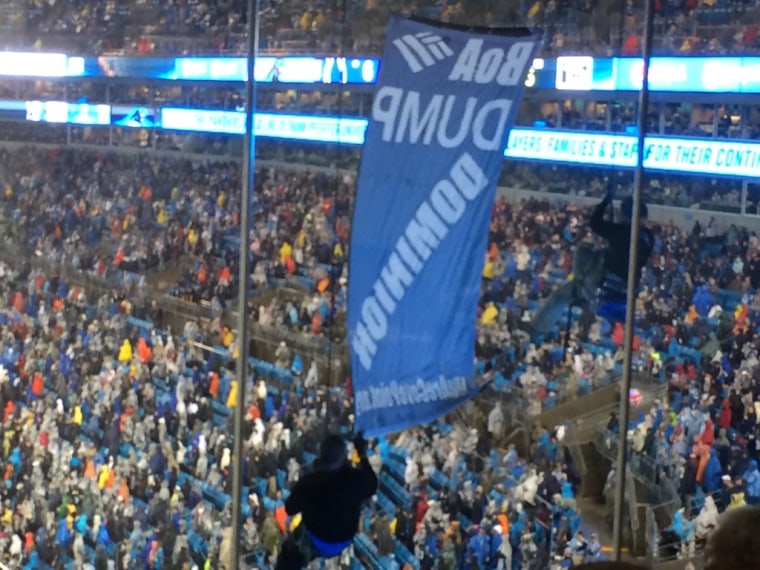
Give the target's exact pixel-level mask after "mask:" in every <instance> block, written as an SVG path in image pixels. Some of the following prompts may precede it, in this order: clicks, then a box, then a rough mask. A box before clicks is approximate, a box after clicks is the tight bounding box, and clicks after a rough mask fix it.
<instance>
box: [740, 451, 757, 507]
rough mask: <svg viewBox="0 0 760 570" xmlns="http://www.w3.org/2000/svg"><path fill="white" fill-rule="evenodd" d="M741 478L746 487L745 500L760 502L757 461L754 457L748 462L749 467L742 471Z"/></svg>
mask: <svg viewBox="0 0 760 570" xmlns="http://www.w3.org/2000/svg"><path fill="white" fill-rule="evenodd" d="M743 479H744V485H745V488H746V496H745V500H746V502H747V504H748V505H758V504H760V471H758V469H757V461H755V460H754V459H752V460H751V461H750V462H749V468H748V469H747V470H746V471H745V472H744V476H743Z"/></svg>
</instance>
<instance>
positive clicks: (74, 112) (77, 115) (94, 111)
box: [25, 101, 111, 126]
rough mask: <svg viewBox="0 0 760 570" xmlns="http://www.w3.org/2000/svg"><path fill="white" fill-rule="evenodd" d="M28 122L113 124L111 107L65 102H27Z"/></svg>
mask: <svg viewBox="0 0 760 570" xmlns="http://www.w3.org/2000/svg"><path fill="white" fill-rule="evenodd" d="M25 110H26V120H27V121H36V122H40V123H61V124H71V125H102V126H108V125H110V124H111V106H110V105H90V104H88V103H66V102H65V101H26V102H25Z"/></svg>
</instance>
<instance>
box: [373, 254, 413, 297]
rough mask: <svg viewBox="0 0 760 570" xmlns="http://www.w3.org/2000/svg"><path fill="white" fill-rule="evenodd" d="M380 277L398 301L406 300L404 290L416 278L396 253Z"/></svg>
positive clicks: (389, 259) (392, 255)
mask: <svg viewBox="0 0 760 570" xmlns="http://www.w3.org/2000/svg"><path fill="white" fill-rule="evenodd" d="M380 277H381V278H382V280H383V283H385V286H386V287H387V288H388V290H389V291H390V292H391V294H392V295H393V296H394V297H395V298H396V300H397V301H400V300H401V299H403V298H404V290H405V289H406V288H407V287H409V285H411V284H412V281H414V277H413V276H412V274H411V273H409V270H408V269H407V268H406V267H405V266H404V264H403V263H401V258H400V257H399V255H398V254H397V253H396V252H395V251H394V252H393V253H392V254H391V256H390V258H388V264H387V265H386V266H385V267H384V268H383V270H382V272H381V273H380Z"/></svg>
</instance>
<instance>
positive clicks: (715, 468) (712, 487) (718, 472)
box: [702, 448, 723, 494]
mask: <svg viewBox="0 0 760 570" xmlns="http://www.w3.org/2000/svg"><path fill="white" fill-rule="evenodd" d="M722 477H723V468H722V467H721V464H720V460H719V459H718V452H717V451H716V449H715V448H712V449H710V458H709V459H708V460H707V465H706V466H705V473H704V478H703V480H702V481H703V482H702V485H703V487H704V489H705V493H708V494H710V493H713V492H715V491H717V490H718V489H720V488H721V487H722V486H723V480H722Z"/></svg>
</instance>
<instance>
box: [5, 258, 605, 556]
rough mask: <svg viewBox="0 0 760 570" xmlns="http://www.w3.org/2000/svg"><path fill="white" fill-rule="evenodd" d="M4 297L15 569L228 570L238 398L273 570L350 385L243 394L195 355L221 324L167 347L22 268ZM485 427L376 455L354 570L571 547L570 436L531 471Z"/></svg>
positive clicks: (266, 386) (253, 502)
mask: <svg viewBox="0 0 760 570" xmlns="http://www.w3.org/2000/svg"><path fill="white" fill-rule="evenodd" d="M0 290H1V291H2V295H0V298H2V299H3V306H2V309H0V333H1V336H2V339H3V343H2V354H1V356H0V364H2V368H1V369H0V400H1V401H0V404H1V405H2V409H3V418H2V419H3V422H2V434H3V441H4V448H3V458H4V475H3V481H4V483H5V484H4V485H3V486H2V487H0V495H1V496H2V505H3V511H2V521H1V522H0V524H2V527H3V533H2V535H1V536H0V551H2V552H3V553H4V556H5V558H4V560H7V561H9V562H10V563H11V564H12V565H13V566H14V567H24V568H29V569H33V568H48V567H53V568H83V567H94V568H96V569H98V570H99V569H101V568H102V569H106V568H110V567H116V568H152V569H156V568H191V567H198V568H201V567H203V568H225V567H226V568H229V567H230V566H229V558H228V557H229V556H230V548H231V545H230V538H231V536H230V532H229V520H230V495H229V486H230V481H229V480H230V470H229V468H230V446H231V443H232V442H231V438H230V437H229V436H228V435H227V434H228V433H229V432H228V428H229V421H230V417H231V414H230V410H231V409H232V408H233V407H234V406H235V402H236V399H237V398H238V397H239V395H240V393H241V391H245V393H247V394H248V397H249V398H250V399H251V403H250V407H249V408H248V413H247V416H246V422H245V431H244V433H245V438H246V439H245V460H244V472H245V477H244V482H245V487H246V489H245V497H246V501H245V522H244V527H243V537H244V546H245V550H246V552H249V553H250V554H251V559H252V560H254V561H253V562H252V564H255V565H256V567H259V568H267V567H269V563H270V559H271V558H272V557H274V556H276V553H277V549H278V545H279V543H280V539H281V537H282V536H283V535H284V534H285V533H286V532H287V529H288V528H291V527H292V526H293V525H295V524H297V519H291V518H289V517H287V515H286V513H285V511H284V506H283V500H284V499H285V498H286V497H287V496H288V494H289V489H290V488H291V487H292V485H293V483H295V482H296V481H297V480H298V478H299V476H300V474H301V472H302V471H303V470H304V469H308V468H309V464H310V463H311V462H312V461H313V459H314V457H315V454H316V453H318V445H319V442H320V441H321V440H322V439H323V437H324V436H325V434H326V433H328V432H339V433H343V434H344V435H346V437H348V434H349V432H350V428H351V424H352V419H353V416H352V406H351V399H350V385H349V386H347V387H346V388H345V389H342V388H341V389H326V388H324V386H322V385H321V384H320V383H319V377H318V372H317V371H316V369H310V370H309V372H308V373H307V374H306V375H305V377H302V376H301V375H300V374H296V373H291V372H290V371H288V370H287V369H284V368H282V367H279V366H276V365H272V364H268V363H266V362H263V361H257V360H253V361H252V371H254V370H255V372H256V374H257V379H256V382H255V383H254V381H253V379H249V381H248V382H247V383H246V384H245V385H244V386H242V387H240V386H239V384H238V382H237V380H236V379H234V377H233V375H232V373H231V372H230V371H229V370H228V368H227V366H226V358H225V357H224V356H218V355H217V352H212V353H208V352H205V351H204V350H203V349H201V348H199V346H201V345H199V344H198V343H199V341H204V342H205V343H210V344H213V345H218V346H222V345H224V344H233V345H234V341H232V343H230V342H229V341H228V340H225V338H224V337H225V335H227V334H229V331H228V330H224V329H222V328H221V327H220V326H219V324H218V321H215V322H212V323H211V324H210V325H209V326H208V327H206V328H204V329H201V328H200V327H199V325H197V324H196V323H194V322H188V323H187V325H186V326H185V329H184V330H183V331H182V334H181V335H178V336H173V335H170V334H166V333H163V332H162V331H160V330H157V329H156V328H154V327H153V326H152V324H151V322H150V321H148V320H145V319H141V318H137V317H136V315H139V316H141V317H147V318H154V317H155V315H153V314H151V312H150V311H144V310H142V309H141V308H140V307H138V306H135V305H133V304H132V303H130V301H129V300H128V299H127V298H125V297H124V296H123V295H121V294H119V293H116V294H114V295H112V296H109V295H104V296H102V297H100V298H95V297H94V296H93V295H91V294H89V293H88V291H87V290H86V289H84V288H82V287H80V286H78V285H70V284H67V283H66V282H65V281H63V280H62V279H60V278H59V277H57V276H56V275H48V276H45V275H43V274H42V273H40V272H39V271H37V270H31V269H30V267H29V265H28V264H27V265H25V266H24V267H22V268H20V269H19V270H15V269H13V268H11V267H8V266H6V265H4V264H3V265H0ZM233 354H234V346H233ZM279 357H281V358H283V359H285V362H287V361H289V360H290V359H291V357H292V358H293V360H294V361H295V360H297V359H298V358H299V357H298V356H297V355H295V356H293V355H280V356H279ZM488 420H489V421H488V431H487V433H485V434H478V432H477V430H469V429H464V428H461V427H459V426H452V425H450V424H446V423H439V424H437V425H434V426H428V427H425V428H420V429H415V430H411V431H409V432H405V433H403V434H401V435H400V436H399V437H398V438H394V439H393V440H386V439H384V438H383V439H380V440H377V441H373V442H372V450H371V451H370V462H371V464H372V466H373V468H374V469H376V470H377V471H378V472H379V473H380V475H381V477H380V479H381V485H380V488H381V492H380V493H378V495H377V497H376V499H375V500H373V502H372V504H371V505H369V506H368V507H367V509H366V510H365V513H364V515H363V516H362V525H361V528H362V533H361V534H360V535H359V536H358V538H357V540H356V542H355V546H354V547H353V550H352V551H349V552H347V553H346V555H345V556H344V560H343V561H342V563H343V567H353V565H355V564H357V562H356V558H355V557H358V558H360V559H361V560H363V561H364V563H365V564H366V565H368V566H369V567H373V568H389V567H394V566H393V564H394V560H397V561H398V562H397V564H398V565H397V566H396V567H398V568H400V566H401V565H402V564H403V565H407V564H408V565H409V566H410V567H413V568H432V567H433V565H434V564H435V563H438V562H439V561H440V564H441V565H442V566H443V567H445V568H457V567H461V565H462V564H465V563H467V564H470V565H472V564H474V565H475V566H476V567H479V568H486V567H488V568H496V567H497V566H498V567H513V568H544V567H546V560H547V556H549V555H550V554H551V553H555V552H558V553H560V554H561V553H563V552H564V551H565V547H567V548H576V547H577V543H578V541H579V540H581V539H580V538H579V537H580V536H581V535H578V534H577V532H578V531H579V530H580V515H579V513H578V511H577V509H576V505H575V501H574V489H575V488H576V485H577V483H578V478H577V473H575V471H574V469H573V466H572V462H571V461H568V460H567V458H568V454H567V452H566V450H565V448H564V447H563V445H562V440H561V435H560V433H559V432H557V434H556V435H551V434H550V433H549V432H548V431H546V430H544V431H543V432H542V435H541V436H540V437H539V445H538V446H537V447H536V449H535V451H534V453H533V457H532V459H533V462H527V461H525V459H524V458H521V457H519V456H518V455H517V452H516V450H515V449H514V447H512V446H510V447H509V448H508V449H507V450H504V451H498V448H497V447H496V446H495V442H497V441H500V439H501V437H502V435H503V433H504V432H503V430H504V429H505V428H506V427H507V426H506V424H505V418H504V416H503V415H502V411H501V409H500V408H499V407H498V406H497V407H495V408H494V409H493V410H492V411H491V413H490V414H489V418H488ZM539 474H540V475H539ZM573 540H575V542H573ZM588 544H589V547H588V552H587V553H586V554H585V555H586V556H587V557H589V558H593V557H596V556H600V548H601V545H599V543H598V540H597V541H594V540H593V539H592V540H591V541H590V542H589V543H588ZM573 545H576V546H573ZM584 552H586V549H585V548H584ZM109 560H110V561H111V562H110V563H109V562H108V561H109ZM500 560H501V562H499V561H500ZM336 563H337V562H336ZM110 564H113V566H111V565H110ZM499 564H501V566H499ZM505 564H506V565H505ZM365 567H366V566H365Z"/></svg>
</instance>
